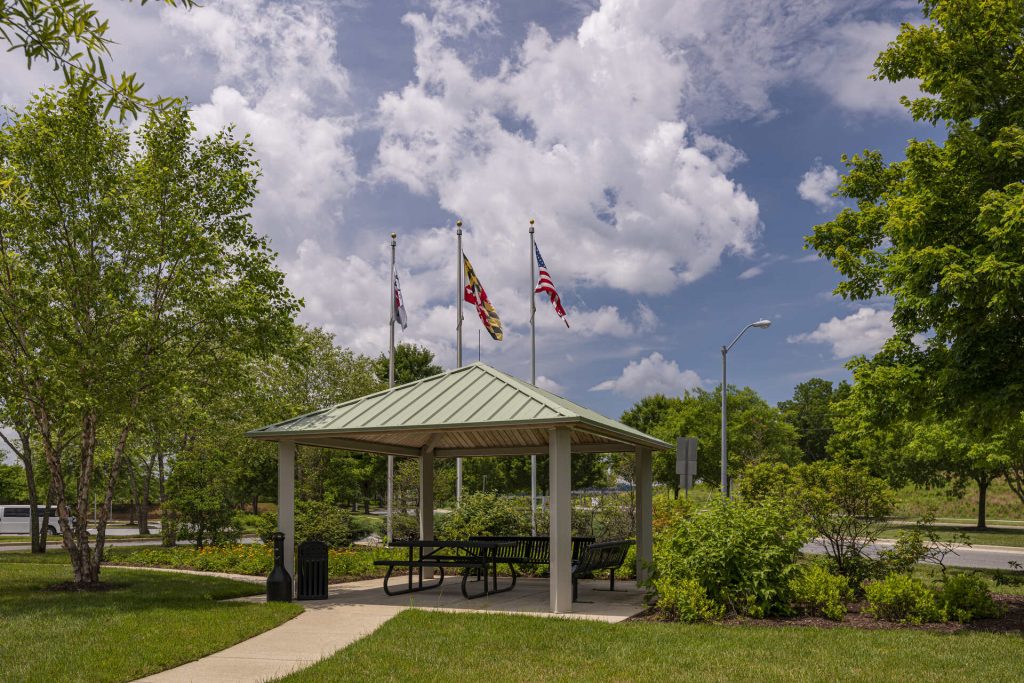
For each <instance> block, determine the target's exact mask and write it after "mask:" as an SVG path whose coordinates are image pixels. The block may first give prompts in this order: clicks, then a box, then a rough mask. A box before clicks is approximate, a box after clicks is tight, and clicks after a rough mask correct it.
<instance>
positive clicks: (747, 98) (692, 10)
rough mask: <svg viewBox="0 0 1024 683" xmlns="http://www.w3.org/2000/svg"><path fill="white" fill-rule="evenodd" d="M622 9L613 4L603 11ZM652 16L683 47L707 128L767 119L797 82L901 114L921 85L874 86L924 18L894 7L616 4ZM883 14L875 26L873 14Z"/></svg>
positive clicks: (877, 2) (813, 0) (864, 3)
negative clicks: (886, 54)
mask: <svg viewBox="0 0 1024 683" xmlns="http://www.w3.org/2000/svg"><path fill="white" fill-rule="evenodd" d="M609 4H613V3H612V2H610V1H609V0H605V2H604V3H603V5H602V6H604V5H609ZM614 4H617V5H620V6H622V8H623V11H631V12H637V13H639V14H642V15H644V17H645V19H644V21H645V22H646V23H647V24H648V25H649V26H651V29H650V30H652V31H655V32H657V33H659V34H661V35H663V36H667V37H668V39H669V40H671V41H672V42H673V43H675V44H676V45H678V46H679V48H680V49H681V50H684V51H685V53H686V61H687V64H688V66H689V69H690V71H691V73H692V74H693V79H692V80H691V81H690V82H689V85H688V88H687V91H686V95H687V100H688V102H689V104H690V107H689V108H690V109H691V111H693V113H695V114H696V115H697V116H698V118H700V119H701V120H705V121H707V120H715V119H737V118H739V119H743V118H752V117H753V118H768V117H771V116H774V115H775V114H776V110H775V106H774V104H773V102H772V99H771V95H772V91H773V89H775V88H777V87H779V86H782V85H785V84H788V83H792V82H794V81H798V82H801V83H808V84H811V85H812V86H814V87H817V88H819V89H820V90H821V91H823V92H824V93H825V94H827V95H828V96H829V97H831V98H832V100H833V102H834V103H835V104H836V105H837V106H839V107H841V108H844V109H847V110H852V111H856V112H859V113H863V112H872V113H882V114H891V113H895V112H902V111H903V110H902V107H901V105H900V104H899V97H900V95H902V94H913V93H914V92H915V91H916V84H914V83H901V84H895V85H894V84H890V83H886V82H878V81H872V80H870V79H869V78H868V76H869V75H870V74H871V72H872V71H873V70H874V66H873V63H874V59H875V57H876V56H877V54H878V53H879V52H880V51H881V50H883V49H884V48H885V46H886V45H887V44H888V43H889V41H891V40H892V39H893V38H894V37H895V36H896V34H897V33H898V31H899V27H900V24H901V22H903V21H910V20H914V19H919V16H920V15H919V14H918V13H917V11H916V7H915V6H913V5H911V4H909V3H891V2H889V1H888V0H859V2H855V3H834V2H821V1H820V0H736V1H733V2H715V1H714V0H691V1H683V2H680V1H678V0H661V1H660V2H659V1H649V2H642V3H639V2H638V3H631V2H626V1H625V0H624V1H622V2H616V3H614ZM869 12H870V13H871V14H872V15H874V20H872V21H866V20H864V18H863V15H864V14H865V13H869Z"/></svg>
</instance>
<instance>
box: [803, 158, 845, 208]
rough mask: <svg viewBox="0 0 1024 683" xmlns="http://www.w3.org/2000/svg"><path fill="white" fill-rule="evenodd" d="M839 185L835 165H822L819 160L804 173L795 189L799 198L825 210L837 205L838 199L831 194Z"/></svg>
mask: <svg viewBox="0 0 1024 683" xmlns="http://www.w3.org/2000/svg"><path fill="white" fill-rule="evenodd" d="M838 186H839V171H838V170H836V167H835V166H823V165H822V164H821V162H820V161H817V162H815V164H814V166H813V167H812V168H811V169H810V170H809V171H807V172H806V173H804V175H803V177H802V178H800V184H799V185H797V186H796V191H797V193H798V194H799V195H800V197H801V199H805V200H806V201H809V202H810V203H811V204H814V205H815V206H816V207H818V208H819V209H821V210H822V211H825V210H827V209H831V208H833V207H835V206H838V204H839V201H838V200H837V199H836V198H835V197H833V196H832V193H833V192H835V191H836V187H838Z"/></svg>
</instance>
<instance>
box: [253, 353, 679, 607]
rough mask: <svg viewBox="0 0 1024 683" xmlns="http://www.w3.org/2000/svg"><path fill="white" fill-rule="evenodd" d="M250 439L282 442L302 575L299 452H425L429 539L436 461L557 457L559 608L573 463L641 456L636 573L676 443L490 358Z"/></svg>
mask: <svg viewBox="0 0 1024 683" xmlns="http://www.w3.org/2000/svg"><path fill="white" fill-rule="evenodd" d="M247 436H249V437H251V438H254V439H262V440H265V441H276V442H277V443H278V483H277V490H278V498H277V499H278V529H279V530H280V531H281V532H282V533H284V534H285V546H284V547H285V567H286V568H287V569H288V570H289V572H290V573H292V575H293V576H294V566H295V565H294V546H295V542H294V539H295V448H296V446H299V445H302V446H314V447H321V448H337V449H342V450H347V451H362V452H366V453H376V454H381V455H395V456H400V457H407V458H417V459H418V460H419V465H420V510H419V521H420V538H421V539H423V540H433V538H434V516H433V510H434V494H433V491H434V486H433V484H434V460H435V459H436V458H455V457H496V456H516V455H531V454H541V453H544V452H545V451H547V453H548V454H549V480H548V481H549V495H550V531H549V533H550V538H551V541H550V544H551V545H550V547H551V564H550V570H551V571H550V576H551V579H550V587H549V590H550V606H551V611H552V612H555V613H565V612H571V611H572V579H571V571H572V567H571V561H572V559H571V551H572V540H571V539H572V528H571V514H572V512H571V500H570V495H571V489H572V482H571V471H572V470H571V467H570V463H571V459H572V457H573V455H574V454H580V455H585V454H594V453H634V454H635V457H636V479H635V486H636V496H635V501H636V550H637V552H636V563H637V566H636V572H637V578H638V579H643V578H644V577H645V576H646V573H647V563H649V562H650V561H651V553H652V537H651V533H652V532H651V521H652V519H651V518H652V508H651V496H652V483H653V480H652V473H651V452H652V451H655V450H664V449H667V448H670V446H669V444H667V443H665V442H664V441H661V440H659V439H655V438H654V437H652V436H648V435H647V434H644V433H643V432H640V431H638V430H636V429H633V428H631V427H627V426H626V425H624V424H622V423H620V422H617V421H615V420H611V419H609V418H607V417H604V416H603V415H600V414H598V413H596V412H594V411H592V410H588V409H587V408H584V407H582V406H580V405H577V404H575V403H573V402H571V401H568V400H566V399H564V398H561V397H559V396H556V395H554V394H552V393H550V392H547V391H544V390H543V389H539V388H537V387H535V386H533V385H532V384H530V383H528V382H524V381H522V380H520V379H517V378H515V377H512V376H511V375H507V374H505V373H503V372H499V371H498V370H495V369H494V368H492V367H490V366H489V365H486V364H484V363H473V364H472V365H467V366H465V367H461V368H458V369H456V370H452V371H450V372H446V373H444V374H440V375H435V376H433V377H429V378H427V379H423V380H420V381H418V382H412V383H409V384H403V385H401V386H397V387H394V388H392V389H388V390H387V391H381V392H378V393H375V394H370V395H368V396H363V397H362V398H357V399H354V400H351V401H346V402H345V403H340V404H338V405H336V406H332V407H330V408H325V409H323V410H318V411H316V412H312V413H308V414H306V415H301V416H299V417H295V418H292V419H290V420H286V421H284V422H279V423H277V424H273V425H269V426H267V427H262V428H260V429H256V430H253V431H251V432H248V433H247Z"/></svg>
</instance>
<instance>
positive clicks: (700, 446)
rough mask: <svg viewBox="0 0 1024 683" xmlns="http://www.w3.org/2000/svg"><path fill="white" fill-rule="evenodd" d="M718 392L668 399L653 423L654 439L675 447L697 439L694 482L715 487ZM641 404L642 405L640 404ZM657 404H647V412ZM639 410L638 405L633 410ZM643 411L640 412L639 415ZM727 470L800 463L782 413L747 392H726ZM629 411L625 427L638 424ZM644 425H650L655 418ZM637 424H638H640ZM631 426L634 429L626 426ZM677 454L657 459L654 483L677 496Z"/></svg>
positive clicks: (792, 432)
mask: <svg viewBox="0 0 1024 683" xmlns="http://www.w3.org/2000/svg"><path fill="white" fill-rule="evenodd" d="M721 396H722V394H721V389H716V390H715V391H707V390H706V389H701V388H699V387H698V388H697V389H694V390H693V391H688V392H686V394H685V395H684V396H683V398H682V399H668V402H667V403H663V405H664V406H667V409H666V410H665V411H664V412H663V416H662V417H661V418H660V419H659V420H658V421H657V422H654V423H653V427H652V428H651V430H650V431H651V433H652V435H653V436H656V437H658V438H659V439H663V440H665V441H667V442H669V443H671V444H675V442H676V438H678V437H680V436H689V437H696V438H697V476H698V477H699V478H700V479H702V480H704V481H717V480H718V479H719V477H720V475H721V458H720V450H719V449H720V445H721V435H722V399H721ZM641 404H643V401H641ZM652 405H655V402H651V403H648V404H647V408H649V407H650V406H652ZM638 407H640V404H638V406H636V407H635V408H634V410H635V409H636V408H638ZM647 408H644V409H642V410H641V413H639V414H643V415H647V413H646V412H645V411H646V410H647ZM728 409H729V410H728V420H729V424H728V437H729V442H728V445H729V469H730V471H732V472H739V471H740V470H742V469H743V467H745V466H747V465H749V464H752V463H757V462H762V461H770V462H775V461H780V462H795V461H796V460H799V458H800V451H799V449H798V448H797V432H796V429H794V428H793V426H792V425H791V424H789V423H788V422H786V421H785V420H784V419H783V417H782V414H781V412H780V411H779V410H778V409H777V408H775V407H773V406H770V405H769V404H768V403H767V402H766V401H765V400H764V399H762V398H761V397H760V396H759V395H758V394H757V392H756V391H754V390H753V389H751V388H750V387H744V388H743V389H737V388H736V387H732V386H730V387H729V394H728ZM632 412H633V411H627V413H626V414H625V415H623V418H624V419H623V421H624V422H626V424H630V423H629V422H627V421H626V420H633V419H636V418H635V416H634V415H631V413H632ZM644 419H647V420H651V421H653V420H654V418H653V416H648V417H645V418H644ZM638 424H640V422H638ZM630 426H633V425H630ZM675 468H676V464H675V453H674V451H669V452H666V453H664V454H658V455H655V458H654V479H655V481H658V482H661V483H663V484H665V485H666V486H670V487H672V489H673V490H674V491H675V492H676V494H677V495H678V491H679V476H678V475H677V474H676V469H675Z"/></svg>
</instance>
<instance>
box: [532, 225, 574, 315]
mask: <svg viewBox="0 0 1024 683" xmlns="http://www.w3.org/2000/svg"><path fill="white" fill-rule="evenodd" d="M533 250H534V252H535V253H536V254H537V267H538V268H539V269H540V277H539V278H538V279H537V287H536V289H534V290H533V291H534V292H536V293H538V294H539V293H540V292H547V293H548V296H549V297H551V305H552V306H554V307H555V313H557V314H558V317H559V318H561V319H562V322H564V323H565V326H566V327H569V321H568V320H566V319H565V309H564V308H562V299H561V298H560V297H559V296H558V290H556V289H555V283H554V282H552V281H551V274H550V273H548V267H547V266H546V265H544V258H543V257H542V256H541V255H540V247H539V246H537V243H536V242H534V244H533Z"/></svg>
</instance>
